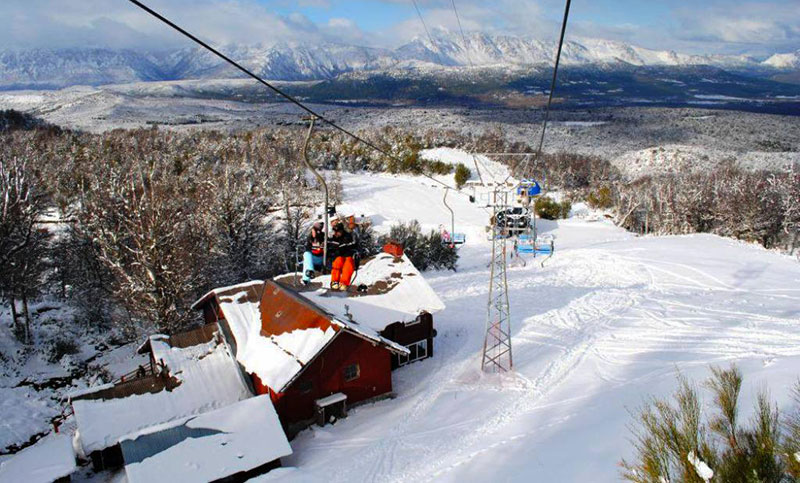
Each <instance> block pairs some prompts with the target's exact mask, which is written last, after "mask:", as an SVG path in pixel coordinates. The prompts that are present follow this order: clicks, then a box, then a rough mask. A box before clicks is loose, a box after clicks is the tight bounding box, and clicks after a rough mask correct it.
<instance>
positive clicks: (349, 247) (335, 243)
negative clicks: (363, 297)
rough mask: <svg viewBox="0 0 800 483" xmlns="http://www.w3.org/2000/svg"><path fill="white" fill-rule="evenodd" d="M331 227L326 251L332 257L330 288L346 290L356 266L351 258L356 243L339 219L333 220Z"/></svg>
mask: <svg viewBox="0 0 800 483" xmlns="http://www.w3.org/2000/svg"><path fill="white" fill-rule="evenodd" d="M331 227H332V228H333V234H332V235H331V236H330V238H329V239H328V252H329V253H332V256H333V257H334V258H333V266H332V268H331V290H347V287H349V286H350V279H351V278H352V277H353V272H354V271H355V266H356V265H355V260H354V259H353V255H355V251H356V243H355V240H354V239H353V235H352V233H350V232H348V231H347V230H346V229H345V226H344V224H343V223H342V221H341V220H339V219H336V220H333V223H332V224H331ZM329 256H330V255H329Z"/></svg>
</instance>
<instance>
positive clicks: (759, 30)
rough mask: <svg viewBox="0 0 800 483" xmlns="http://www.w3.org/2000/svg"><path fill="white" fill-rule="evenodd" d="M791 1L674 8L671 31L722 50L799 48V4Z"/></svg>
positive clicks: (688, 39) (684, 37) (751, 50)
mask: <svg viewBox="0 0 800 483" xmlns="http://www.w3.org/2000/svg"><path fill="white" fill-rule="evenodd" d="M797 7H798V5H797V4H796V3H794V2H788V3H784V2H745V3H739V4H736V5H721V4H720V5H711V6H707V7H705V8H701V9H689V8H687V7H681V8H678V9H676V10H675V16H676V19H677V26H676V27H675V28H673V29H672V30H671V31H670V33H671V35H672V36H673V37H674V38H675V39H677V40H679V41H683V42H686V43H694V44H696V45H698V46H705V47H706V49H714V50H723V51H748V52H754V51H763V52H774V51H775V50H787V51H788V50H796V49H798V48H800V8H797Z"/></svg>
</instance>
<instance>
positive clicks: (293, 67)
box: [0, 30, 798, 89]
mask: <svg viewBox="0 0 800 483" xmlns="http://www.w3.org/2000/svg"><path fill="white" fill-rule="evenodd" d="M221 50H222V51H223V52H224V53H225V54H226V55H228V56H230V57H231V58H233V59H235V60H237V61H239V62H241V63H242V64H243V65H244V66H246V67H248V68H249V69H252V70H253V71H254V72H256V73H257V74H259V75H261V76H263V77H266V78H269V79H275V80H319V79H330V78H333V77H336V76H338V75H340V74H343V73H348V72H359V71H373V70H378V69H381V70H385V69H417V68H422V67H425V68H439V69H447V68H450V67H469V66H476V67H510V68H513V67H519V66H530V65H538V64H549V63H551V62H552V59H553V54H554V51H555V44H554V43H553V42H551V41H543V40H540V39H535V38H531V37H515V36H509V35H490V34H486V33H479V32H475V33H470V34H468V35H467V36H466V39H462V37H461V36H460V35H457V34H455V33H453V32H449V31H445V30H436V31H435V32H434V42H431V41H430V40H429V39H428V38H427V37H426V38H415V39H413V40H412V41H410V42H409V43H407V44H405V45H402V46H401V47H399V48H397V49H393V50H392V49H380V48H371V47H363V46H356V45H345V44H336V43H326V44H313V45H312V44H303V43H279V44H273V45H229V46H225V47H223V48H222V49H221ZM562 61H563V62H564V64H565V65H571V66H582V65H596V64H600V65H604V66H606V67H610V68H613V67H614V66H687V65H712V66H716V67H721V68H748V67H768V68H788V67H796V66H797V65H798V53H793V54H776V55H774V56H772V57H770V58H769V59H768V60H767V61H765V62H764V63H759V62H758V61H756V60H755V59H752V58H750V57H748V56H725V55H690V54H683V53H678V52H674V51H659V50H652V49H646V48H643V47H638V46H634V45H629V44H625V43H623V42H618V41H610V40H601V39H588V38H586V39H578V40H570V41H568V42H566V44H565V46H564V51H563V57H562ZM238 76H241V74H240V73H239V72H238V71H236V70H235V69H233V68H232V67H230V66H229V65H227V64H226V63H224V62H223V61H221V60H220V59H218V58H216V57H215V56H214V55H213V54H210V53H209V52H207V51H205V50H202V49H200V48H195V47H187V48H183V49H176V50H170V51H161V52H139V51H133V50H110V49H100V48H86V49H77V48H73V49H36V50H27V51H14V50H6V51H0V88H4V89H14V88H27V87H39V88H54V87H64V86H69V85H78V84H89V85H97V84H109V83H123V82H134V81H149V80H179V79H208V78H224V77H238Z"/></svg>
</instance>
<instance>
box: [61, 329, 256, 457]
mask: <svg viewBox="0 0 800 483" xmlns="http://www.w3.org/2000/svg"><path fill="white" fill-rule="evenodd" d="M152 344H153V351H154V353H155V354H157V357H158V358H159V359H161V358H163V359H164V361H165V363H166V365H167V367H168V368H169V372H170V375H171V376H174V377H175V378H177V379H178V380H179V381H180V385H179V386H178V387H176V388H174V389H173V390H172V391H167V390H162V391H159V392H156V393H145V394H139V395H132V396H128V397H123V398H116V399H96V400H89V399H79V400H75V401H73V402H72V407H73V408H74V410H75V418H76V419H77V423H78V430H79V432H80V442H81V445H82V448H83V451H84V452H85V454H87V455H88V454H90V453H91V452H93V451H96V450H100V449H103V448H107V447H109V446H112V445H114V444H116V443H117V442H118V441H119V440H120V439H121V438H122V437H124V436H126V435H128V434H130V433H134V432H136V431H141V430H142V429H145V428H148V427H151V426H153V425H156V424H161V423H165V422H169V421H174V420H176V419H179V418H183V417H186V416H189V415H196V414H201V413H203V412H206V411H210V410H213V409H216V408H220V407H223V406H227V405H229V404H231V403H234V402H236V401H240V400H242V399H245V398H247V397H249V396H250V392H249V390H248V389H247V385H246V384H245V381H244V380H243V378H242V376H241V373H240V372H239V368H238V367H237V365H236V361H235V360H234V359H233V357H232V356H231V354H230V353H229V352H228V349H227V347H226V346H225V345H224V344H217V343H216V342H215V341H211V342H208V343H206V344H200V345H197V346H192V347H187V348H185V349H178V348H172V347H169V346H168V345H167V344H166V342H164V341H160V340H156V339H153V340H152Z"/></svg>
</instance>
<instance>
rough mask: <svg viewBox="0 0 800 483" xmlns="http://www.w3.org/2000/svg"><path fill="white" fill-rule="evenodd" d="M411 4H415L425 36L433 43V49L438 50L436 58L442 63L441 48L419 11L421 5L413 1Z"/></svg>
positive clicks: (415, 0)
mask: <svg viewBox="0 0 800 483" xmlns="http://www.w3.org/2000/svg"><path fill="white" fill-rule="evenodd" d="M411 3H413V4H414V10H416V11H417V17H419V21H420V23H422V28H423V29H425V35H427V36H428V40H429V41H430V43H431V47H433V48H434V49H436V50H435V51H434V52H435V53H436V58H437V59H439V63H440V64H441V63H442V56H441V55H439V50H440V49H439V46H437V45H436V41H435V40H433V36H432V35H431V31H430V30H428V24H426V23H425V19H424V18H423V17H422V12H421V11H420V10H419V5H417V0H411Z"/></svg>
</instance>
